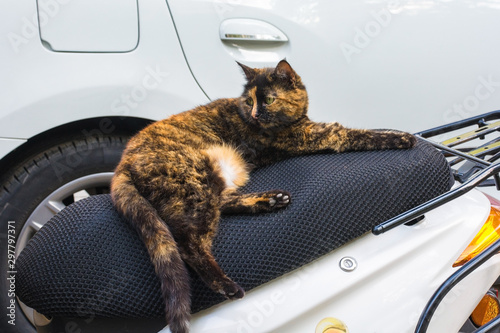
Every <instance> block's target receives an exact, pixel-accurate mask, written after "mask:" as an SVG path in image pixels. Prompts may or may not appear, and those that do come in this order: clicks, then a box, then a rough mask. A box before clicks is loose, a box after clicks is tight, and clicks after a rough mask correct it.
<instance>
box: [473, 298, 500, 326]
mask: <svg viewBox="0 0 500 333" xmlns="http://www.w3.org/2000/svg"><path fill="white" fill-rule="evenodd" d="M499 313H500V304H499V302H498V298H497V297H496V295H494V294H493V293H492V292H488V293H487V294H486V295H484V297H483V298H482V299H481V301H480V302H479V304H478V305H477V306H476V308H475V309H474V311H473V312H472V314H471V316H470V319H471V320H472V322H473V323H474V325H476V326H477V327H481V326H483V325H485V324H487V323H488V322H489V321H491V320H492V319H494V318H495V317H496V316H498V314H499Z"/></svg>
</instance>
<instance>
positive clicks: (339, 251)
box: [8, 111, 500, 333]
mask: <svg viewBox="0 0 500 333" xmlns="http://www.w3.org/2000/svg"><path fill="white" fill-rule="evenodd" d="M499 119H500V111H494V112H490V113H487V114H483V115H481V116H476V117H471V118H468V119H465V120H461V121H457V122H454V123H450V124H447V125H444V126H440V127H437V128H433V129H429V130H426V131H422V132H419V133H416V136H417V137H418V138H419V142H418V144H417V146H416V147H415V148H413V149H410V150H398V151H376V152H375V151H371V152H348V153H343V154H316V155H310V156H301V157H297V158H292V159H289V160H285V161H282V162H279V163H276V164H273V165H270V166H267V167H264V168H260V169H258V170H255V171H254V172H253V173H252V175H251V181H250V183H249V184H248V185H247V186H246V187H245V188H244V189H243V190H244V191H249V192H250V191H260V190H266V189H271V188H283V189H286V190H288V191H290V192H291V194H292V203H291V204H290V206H289V207H287V208H286V209H284V210H282V211H278V212H273V213H269V214H261V215H237V216H236V215H235V216H224V217H223V218H222V220H221V224H220V229H219V232H218V235H217V237H216V240H215V242H214V248H213V252H214V255H215V256H216V258H217V261H218V262H219V264H220V266H221V267H222V268H223V269H224V270H225V271H226V273H227V274H228V276H230V277H231V278H232V279H233V280H235V281H236V282H238V283H239V284H240V285H241V286H242V287H243V288H244V289H245V290H246V292H247V294H246V295H245V297H244V298H243V299H242V300H239V301H229V300H225V299H224V298H223V297H222V296H221V295H218V294H215V293H214V292H213V291H211V290H210V289H208V287H206V286H204V284H203V283H202V282H201V280H200V279H199V278H198V277H197V276H196V275H195V274H191V285H192V310H193V315H192V320H191V332H194V333H196V332H207V333H210V332H217V333H221V332H228V333H229V332H238V333H250V332H298V333H304V332H316V333H333V332H351V333H358V332H361V333H392V332H395V333H396V332H397V333H401V332H416V333H424V332H433V333H443V332H444V333H446V332H450V333H455V332H463V333H465V332H481V333H482V332H499V331H500V316H499V314H500V303H499V300H498V288H499V287H498V285H499V282H498V281H497V279H498V277H499V276H500V256H497V255H496V254H497V253H498V251H499V250H500V201H499V200H498V199H497V198H495V196H497V197H498V195H497V191H498V190H499V189H500V178H499V176H498V173H499V172H500V164H498V163H496V161H497V160H498V159H499V158H500V138H499V137H498V134H497V133H498V131H499V129H500V120H499ZM494 187H495V188H494ZM485 189H486V190H485ZM484 191H488V193H489V194H486V193H485V192H484ZM12 270H13V271H15V274H13V275H12V276H13V277H14V278H15V293H16V295H17V297H18V299H17V300H15V302H13V304H14V303H15V304H16V306H17V305H19V306H21V307H22V308H23V311H24V312H25V313H28V316H29V317H30V318H31V321H32V323H33V325H34V326H35V327H36V329H37V332H40V333H42V332H158V331H160V332H161V333H168V332H170V330H169V328H168V326H165V323H164V322H163V309H164V304H163V301H162V299H161V296H160V295H161V293H160V289H159V288H160V287H159V281H158V279H157V278H156V276H155V273H154V269H153V267H152V265H151V263H150V262H149V258H148V255H147V252H146V250H145V247H144V245H143V244H142V243H141V241H140V240H139V239H138V236H137V234H136V232H135V230H133V229H132V228H131V227H130V226H129V225H128V224H127V223H125V222H124V221H123V220H122V219H121V217H120V216H119V215H118V214H117V213H116V211H115V210H114V209H113V206H112V204H111V201H110V198H109V195H96V196H92V197H90V198H87V199H83V200H80V201H78V202H76V203H74V204H72V205H70V206H68V207H67V208H65V209H64V210H63V211H61V212H60V213H58V214H57V215H56V216H54V217H53V218H52V219H51V220H50V221H49V222H48V223H46V224H45V225H44V226H43V227H42V228H41V229H40V230H39V231H38V232H37V233H36V234H35V235H34V236H33V238H32V239H31V240H30V241H29V243H28V244H27V245H26V247H25V248H24V249H23V251H22V252H21V253H20V254H19V255H18V256H17V258H16V260H15V269H14V268H13V269H12ZM8 310H9V309H8ZM18 311H19V309H18Z"/></svg>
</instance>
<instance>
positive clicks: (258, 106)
mask: <svg viewBox="0 0 500 333" xmlns="http://www.w3.org/2000/svg"><path fill="white" fill-rule="evenodd" d="M240 66H241V67H242V68H243V71H244V73H245V75H246V78H247V83H246V85H245V87H244V91H243V94H242V95H241V97H238V98H228V99H219V100H216V101H213V102H211V103H209V104H207V105H204V106H199V107H196V108H194V109H193V110H190V111H186V112H183V113H180V114H177V115H173V116H171V117H169V118H167V119H165V120H162V121H158V122H155V123H153V124H151V125H149V126H148V127H146V128H145V129H143V130H142V131H141V132H139V133H138V134H137V135H136V136H134V137H133V138H132V139H131V140H130V142H129V143H128V146H127V148H126V150H125V151H124V153H123V157H122V160H121V162H120V164H119V165H118V167H117V169H116V173H115V176H114V178H113V181H112V185H111V194H112V198H113V202H114V204H115V206H116V208H117V209H118V211H119V212H120V213H121V214H122V215H123V216H125V217H126V219H127V220H129V221H130V222H131V223H132V224H133V225H134V226H135V227H136V229H137V230H138V232H139V234H140V236H141V238H142V240H143V241H144V243H145V245H146V248H147V250H148V252H149V255H150V257H151V261H152V263H153V265H154V267H155V270H156V273H157V274H158V276H159V278H160V281H161V287H162V293H163V297H164V299H165V303H166V319H167V321H168V323H169V324H170V328H171V330H172V332H174V333H184V332H188V330H189V328H188V327H189V326H188V324H189V323H188V322H189V318H190V286H189V276H188V271H187V270H186V266H185V263H186V264H188V265H189V266H191V267H192V268H193V269H194V271H196V273H197V274H199V275H200V277H201V278H202V280H203V281H204V282H205V283H206V284H207V285H208V286H209V287H210V288H212V289H213V290H214V291H215V292H218V293H221V294H223V295H224V296H226V297H227V298H241V297H243V295H244V291H243V289H242V288H241V287H239V286H238V285H237V284H236V283H235V282H233V281H232V280H231V279H230V278H229V277H227V276H226V274H225V273H224V272H223V271H222V269H221V268H220V267H219V265H218V264H217V262H216V261H215V259H214V257H213V256H212V253H211V247H212V239H213V238H214V235H215V233H216V232H217V226H218V222H219V217H220V215H221V214H224V213H262V212H269V211H272V210H275V209H281V208H283V207H286V206H287V205H288V204H289V203H290V200H291V196H290V194H289V193H288V192H286V191H283V190H271V191H268V192H263V193H252V194H241V193H240V192H238V187H240V186H242V185H244V184H245V183H246V182H247V180H248V173H249V171H250V169H251V167H254V166H256V167H259V166H263V165H266V164H270V163H273V162H276V161H279V160H282V159H284V158H287V157H291V156H297V155H303V154H309V153H315V152H320V151H330V152H336V153H339V152H344V151H355V150H379V149H399V148H403V149H405V148H410V147H412V146H413V145H414V144H415V142H416V140H415V138H414V137H413V136H412V135H410V134H408V133H401V132H392V131H370V130H358V129H348V128H345V127H343V126H342V125H340V124H338V123H316V122H313V121H311V120H309V118H308V116H307V108H308V98H307V92H306V90H305V87H304V84H303V83H302V80H301V78H300V77H299V76H298V75H297V73H296V72H295V71H294V70H293V69H292V68H291V66H290V65H289V64H288V62H286V61H285V60H282V61H280V62H279V63H278V65H277V66H276V68H263V69H252V68H250V67H247V66H245V65H242V64H240ZM283 172H286V170H284V171H283Z"/></svg>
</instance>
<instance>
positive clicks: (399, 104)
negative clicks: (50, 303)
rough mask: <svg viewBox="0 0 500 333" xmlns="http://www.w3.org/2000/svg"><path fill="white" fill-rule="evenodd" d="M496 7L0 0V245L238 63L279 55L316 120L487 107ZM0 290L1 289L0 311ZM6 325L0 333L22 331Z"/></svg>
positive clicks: (496, 72) (84, 189)
mask: <svg viewBox="0 0 500 333" xmlns="http://www.w3.org/2000/svg"><path fill="white" fill-rule="evenodd" d="M499 10H500V4H499V3H498V2H497V1H478V2H472V1H469V0H456V1H449V0H428V1H419V0H399V1H398V0H394V1H368V0H364V1H326V0H324V1H308V0H288V1H284V0H275V1H270V0H252V1H244V0H212V1H208V0H206V1H205V0H167V1H164V0H149V1H145V0H107V1H103V0H85V1H84V0H37V1H34V0H32V1H26V0H18V1H2V2H0V22H1V23H0V29H1V34H0V35H1V36H2V38H1V39H0V97H1V98H0V158H1V159H0V170H1V173H0V179H1V181H0V183H1V185H2V187H1V188H0V216H1V219H0V224H1V226H2V227H1V229H0V237H2V238H4V237H5V238H6V237H7V223H11V222H12V223H11V225H14V226H15V233H16V235H15V236H16V246H17V247H16V253H19V252H20V251H21V250H22V249H23V248H24V246H25V245H26V243H27V241H28V240H29V239H30V238H31V237H32V236H33V234H34V233H35V232H36V231H37V230H39V229H40V228H41V227H42V226H43V224H44V223H45V222H46V221H48V220H49V219H50V217H52V216H53V215H54V214H56V213H57V212H59V211H60V210H62V209H63V208H64V207H66V206H67V205H69V204H71V203H73V202H74V201H76V200H78V199H80V198H82V197H86V196H89V195H93V194H98V193H107V192H108V191H109V190H108V183H109V180H110V178H111V176H112V172H113V169H114V167H115V165H116V163H117V162H118V160H119V158H120V154H121V151H122V149H123V147H124V145H125V143H126V141H127V138H129V137H130V136H131V135H133V134H134V133H135V132H137V131H138V130H140V129H141V128H142V127H144V126H145V125H147V124H148V123H149V122H151V121H154V120H158V119H162V118H165V117H167V116H169V115H171V114H174V113H177V112H180V111H183V110H187V109H191V108H193V107H194V106H196V105H199V104H205V103H207V102H209V101H211V100H214V99H217V98H221V97H234V96H238V95H239V94H240V92H241V91H242V84H243V82H244V77H243V75H242V73H241V70H240V68H239V67H238V66H237V65H236V63H235V62H236V61H238V62H241V63H243V64H245V65H248V66H251V67H265V66H274V65H276V63H277V62H278V61H279V60H281V59H283V58H286V59H287V60H288V61H289V62H290V63H291V65H292V66H293V67H294V69H295V70H296V71H297V72H298V73H299V74H300V75H301V77H302V79H303V81H304V82H305V84H306V86H307V88H308V93H309V96H310V108H309V114H310V117H311V118H312V119H313V120H316V121H339V122H341V123H342V124H344V125H347V126H350V127H360V128H395V129H399V130H405V131H409V132H416V131H419V130H423V129H426V128H430V127H434V126H438V125H441V124H444V123H448V122H451V121H456V120H460V119H464V118H467V117H470V116H474V115H477V114H480V113H484V112H488V111H492V110H495V109H498V108H499V105H500V62H499V61H498V54H499V53H500V44H499V43H497V42H496V40H497V38H498V36H497V35H498V29H499V28H500V23H499V22H500V21H499V20H498V11H499ZM8 255H9V249H8V248H7V247H6V246H2V247H1V249H0V256H1V257H2V258H7V257H8ZM0 270H1V271H2V272H5V271H7V270H8V269H7V262H6V261H4V259H2V261H1V262H0ZM7 291H8V286H7V285H6V284H5V283H4V282H2V283H1V284H0V293H1V296H0V297H1V298H2V302H4V301H8V299H6V298H5V295H7ZM2 304H3V303H2ZM2 306H3V305H2ZM19 317H20V315H19ZM18 323H19V325H18V326H17V327H14V328H13V327H9V329H14V330H13V331H12V332H28V328H26V327H30V326H29V325H30V324H29V322H28V321H27V320H24V321H23V320H22V319H19V321H18ZM3 324H4V323H3V322H2V323H0V327H3V326H1V325H3ZM23 325H25V326H23Z"/></svg>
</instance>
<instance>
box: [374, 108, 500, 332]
mask: <svg viewBox="0 0 500 333" xmlns="http://www.w3.org/2000/svg"><path fill="white" fill-rule="evenodd" d="M464 131H466V132H464ZM499 131H500V110H497V111H493V112H490V113H485V114H482V115H479V116H475V117H471V118H467V119H464V120H460V121H456V122H453V123H450V124H448V125H443V126H439V127H436V128H432V129H429V130H426V131H422V132H418V133H415V135H416V136H417V137H419V139H420V140H424V141H426V142H428V143H430V144H431V145H433V146H434V147H436V149H438V150H440V151H441V152H442V153H443V155H444V156H445V157H446V159H447V160H448V164H449V165H450V168H451V170H452V173H453V177H454V178H455V180H456V181H457V182H459V183H461V184H462V185H460V186H458V187H456V188H454V189H453V190H451V191H449V192H446V193H444V194H442V195H440V196H438V197H436V198H434V199H431V200H429V201H428V202H426V203H424V204H422V205H419V206H417V207H415V208H413V209H411V210H409V211H406V212H404V213H402V214H400V215H398V216H396V217H394V218H392V219H390V220H387V221H385V222H383V223H381V224H379V225H377V226H375V227H374V228H373V230H372V232H373V234H375V235H380V234H382V233H384V232H386V231H388V230H390V229H392V228H394V227H396V226H399V225H401V224H407V223H411V222H412V221H419V220H420V219H421V218H422V216H423V215H424V214H425V213H427V212H429V211H430V210H432V209H434V208H436V207H439V206H441V205H443V204H445V203H447V202H449V201H451V200H453V199H455V198H457V197H459V196H461V195H463V194H465V193H467V192H469V191H470V190H472V189H473V188H475V187H479V186H496V189H497V190H499V191H500V177H499V175H498V173H499V172H500V135H499V134H498V132H499ZM445 136H448V139H445V140H443V139H442V138H443V137H445ZM499 251H500V240H498V241H496V242H495V243H493V244H492V245H490V246H489V247H488V248H487V249H486V250H484V251H483V252H482V253H481V254H479V255H478V256H476V257H475V258H473V259H472V260H470V261H469V262H467V263H466V264H465V265H463V266H462V267H460V268H459V269H458V270H457V271H456V272H455V273H454V274H452V275H451V276H450V277H449V278H448V279H447V280H446V281H445V282H444V283H443V284H442V285H441V286H440V287H439V289H438V290H437V291H436V292H435V293H434V295H433V296H432V297H431V299H430V300H429V302H428V303H427V305H426V307H425V308H424V310H423V311H422V314H421V315H420V319H419V321H418V323H417V326H416V329H415V333H425V332H427V328H428V326H429V323H430V321H431V319H432V316H433V315H434V312H435V311H436V309H437V307H438V306H439V304H440V302H441V301H442V300H443V298H444V297H445V296H446V294H447V293H448V292H449V291H450V290H451V289H452V288H453V287H454V286H455V285H457V284H458V283H459V282H460V281H461V280H462V279H463V278H465V277H466V276H467V275H469V274H470V273H471V272H473V271H474V270H475V269H477V268H478V267H479V266H481V265H482V264H483V263H484V262H486V261H487V260H488V259H489V258H491V257H492V256H494V255H495V254H497V253H498V252H499ZM499 327H500V316H498V317H496V318H495V319H493V320H491V321H490V322H489V323H487V324H486V325H484V326H482V327H480V328H478V329H477V330H475V331H474V333H485V332H490V331H492V330H493V329H497V328H499Z"/></svg>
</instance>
